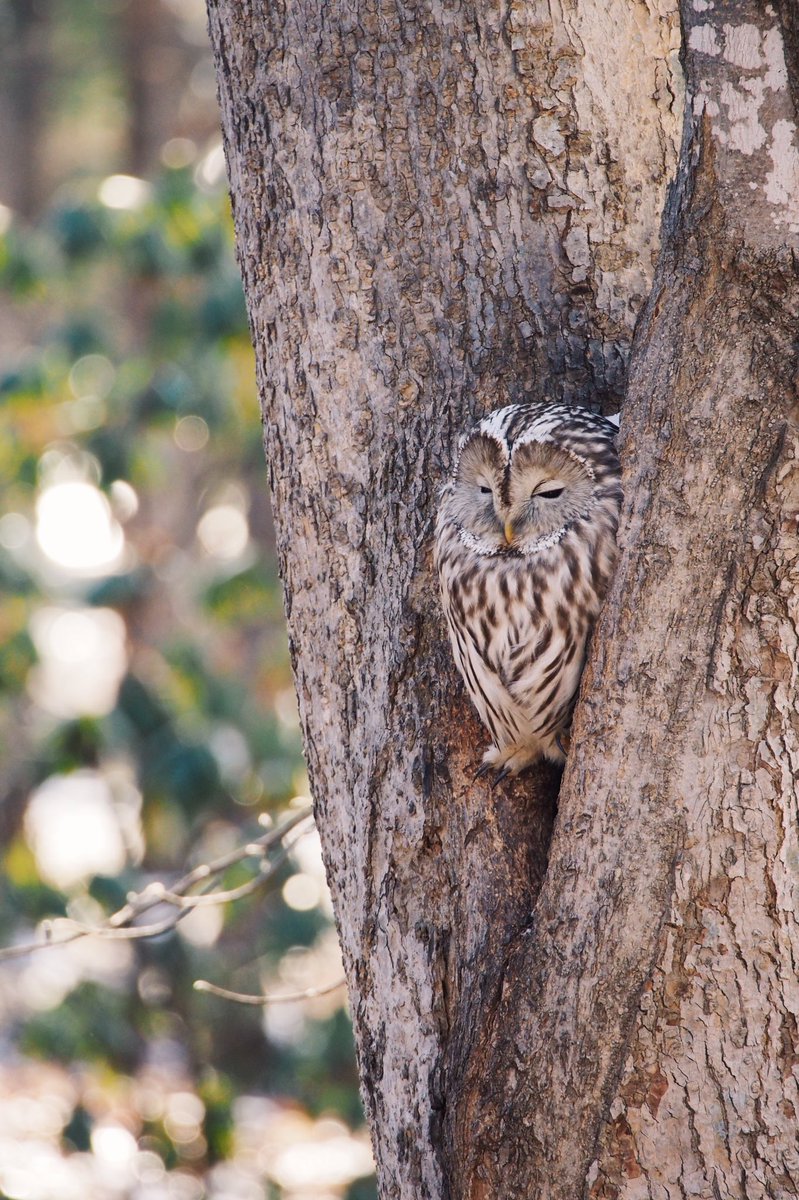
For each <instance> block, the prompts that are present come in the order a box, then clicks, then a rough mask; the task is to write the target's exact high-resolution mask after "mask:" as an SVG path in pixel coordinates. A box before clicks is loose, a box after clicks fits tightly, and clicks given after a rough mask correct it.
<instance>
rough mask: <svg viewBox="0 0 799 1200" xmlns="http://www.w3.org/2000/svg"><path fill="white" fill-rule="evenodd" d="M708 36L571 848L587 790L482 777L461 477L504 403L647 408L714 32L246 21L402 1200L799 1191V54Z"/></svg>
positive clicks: (216, 8)
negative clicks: (798, 706)
mask: <svg viewBox="0 0 799 1200" xmlns="http://www.w3.org/2000/svg"><path fill="white" fill-rule="evenodd" d="M722 8H723V11H721V10H722ZM682 15H683V24H684V29H683V41H684V47H685V49H684V65H685V70H686V74H687V82H688V94H689V111H688V113H687V115H686V123H685V136H684V139H683V148H682V153H681V158H680V169H679V175H678V184H677V188H676V189H675V192H674V194H673V198H672V204H671V207H670V208H669V210H668V212H667V216H666V220H665V222H664V226H663V230H664V241H663V250H662V254H661V259H660V265H659V268H658V275H657V279H656V281H655V286H654V290H653V291H652V295H651V298H650V301H649V304H648V307H647V310H646V314H645V317H644V319H643V320H642V322H641V324H640V327H639V332H638V335H637V349H636V353H635V357H634V361H633V365H632V369H631V373H630V380H629V393H628V400H627V404H626V408H625V419H624V430H625V447H624V451H625V461H626V494H627V501H626V504H627V509H626V526H625V531H624V533H623V539H622V561H621V566H620V569H619V572H618V574H617V577H616V581H615V584H614V587H613V589H612V592H611V595H610V597H609V600H608V603H607V605H606V608H605V612H604V615H603V618H602V621H601V624H600V627H599V629H598V630H597V634H596V637H595V639H594V650H593V661H592V663H591V665H590V666H589V670H588V674H587V677H586V680H585V685H584V688H583V697H582V700H581V703H580V705H579V707H578V711H577V715H576V719H575V730H574V741H573V744H574V747H575V749H574V750H573V752H572V756H571V760H570V763H569V765H568V768H567V773H566V776H565V778H564V784H563V787H562V788H561V797H560V807H559V812H558V817H557V822H556V827H555V833H554V838H553V839H552V842H551V845H550V829H551V824H552V816H553V802H554V795H555V792H556V789H557V783H558V780H557V774H556V772H554V770H549V769H547V768H542V769H541V770H540V771H538V772H535V773H533V774H531V775H530V776H529V777H527V778H525V779H523V780H521V781H518V782H516V783H515V784H513V785H512V786H509V787H504V788H502V789H497V792H496V794H491V793H490V791H489V790H488V787H487V785H485V784H480V785H474V784H473V783H472V782H471V777H472V775H473V772H474V769H475V767H476V765H477V763H478V762H479V756H480V751H481V749H482V745H483V737H484V735H483V734H482V732H481V731H480V730H479V728H478V726H477V722H476V721H475V719H474V718H473V717H472V715H471V713H470V712H469V711H468V706H467V704H466V701H465V699H463V697H462V695H461V692H460V689H459V688H458V686H457V683H456V682H455V673H454V668H453V667H452V665H451V663H450V661H449V655H448V650H447V648H446V645H445V637H444V633H443V630H442V628H441V625H440V622H439V619H438V615H437V601H436V597H435V589H434V586H433V583H432V579H431V573H430V567H429V534H430V528H431V521H432V516H433V512H434V508H435V485H436V483H437V482H439V481H440V480H442V479H443V478H444V477H445V475H446V471H447V467H448V464H449V462H450V461H451V456H452V453H453V450H454V447H455V445H456V443H457V439H458V436H459V434H460V433H461V432H462V431H463V430H464V429H465V428H467V427H468V425H469V423H470V421H471V420H472V419H473V417H474V416H475V414H477V413H479V412H483V411H485V410H486V409H487V408H489V407H491V406H495V405H497V404H499V403H503V402H506V401H507V400H509V399H516V398H521V397H529V398H530V399H546V398H551V399H568V400H576V401H583V402H587V403H591V404H596V403H597V402H598V401H602V402H604V403H606V404H610V405H616V404H618V401H619V399H620V397H621V395H622V392H623V390H624V387H625V383H626V378H627V369H626V363H627V358H628V354H629V348H630V342H631V335H632V325H633V322H634V319H635V316H636V315H637V313H638V311H639V309H640V307H641V305H642V303H643V300H644V298H645V296H646V295H647V294H648V293H649V291H650V287H651V285H652V280H653V273H652V261H653V255H654V253H655V251H656V250H657V247H658V244H659V234H658V222H659V214H660V211H661V209H662V206H663V198H664V195H665V186H666V183H667V181H668V179H669V178H670V177H671V175H672V174H673V171H674V167H675V163H676V158H677V140H678V118H679V109H680V99H679V98H680V96H681V92H682V84H681V76H680V71H679V67H678V65H677V64H676V62H675V59H674V51H675V49H676V47H677V45H678V42H679V37H678V25H677V20H676V17H677V10H676V5H671V4H668V3H665V4H655V3H652V2H647V0H635V2H633V0H624V2H623V3H622V2H621V0H601V2H600V0H597V2H596V3H595V4H591V5H587V4H579V5H577V4H574V5H565V6H563V7H562V8H561V7H560V6H555V5H552V7H551V8H550V7H549V5H546V4H540V3H538V4H532V3H530V4H515V3H514V4H511V6H510V7H509V9H508V10H507V11H505V10H502V11H500V10H499V9H497V8H494V7H492V6H491V5H489V4H482V3H477V2H476V0H473V2H472V3H468V4H461V5H456V4H452V5H451V6H450V5H439V4H436V3H432V2H430V3H428V4H426V5H424V6H423V7H420V6H409V5H404V4H401V3H391V2H388V0H387V3H385V4H381V5H380V6H379V9H374V8H373V7H370V6H369V5H368V4H367V3H366V2H362V3H360V4H359V5H357V6H350V5H345V4H344V3H343V2H342V3H336V2H333V3H328V4H325V5H322V4H321V3H319V4H317V3H314V2H311V0H307V2H305V3H303V4H302V5H292V6H284V5H281V4H280V3H275V4H270V5H268V6H267V5H262V6H261V5H253V4H251V3H246V2H244V0H240V2H239V3H233V0H210V2H209V16H210V27H211V34H212V40H213V42H214V48H215V53H216V58H217V67H218V76H219V84H220V100H221V105H222V114H223V127H224V131H225V138H226V148H227V155H228V165H229V172H230V179H231V193H232V199H233V206H234V216H235V219H236V228H237V243H238V250H239V257H240V262H241V266H242V272H243V275H244V279H245V288H246V291H247V298H248V306H249V312H250V318H251V324H252V329H253V338H254V342H255V347H256V354H257V361H258V370H259V382H260V388H261V395H262V402H263V412H264V423H265V432H266V444H267V455H268V460H269V465H270V475H271V482H272V488H273V498H274V505H275V514H276V525H277V531H278V542H279V552H280V556H281V564H282V569H283V577H284V580H285V587H286V606H287V613H288V620H289V632H290V639H291V644H292V653H293V656H294V665H295V674H296V679H297V689H298V695H299V700H300V709H301V717H302V722H303V729H304V735H305V744H306V750H307V754H308V760H309V767H310V771H311V777H312V784H313V792H314V796H315V802H316V810H317V821H318V824H319V829H320V834H321V837H322V843H323V850H324V854H325V860H326V864H327V869H328V875H329V879H330V884H331V889H332V892H333V897H334V903H335V906H336V914H337V921H338V927H339V933H340V936H341V941H342V947H343V951H344V958H345V964H346V968H347V974H348V981H349V987H350V998H351V1003H352V1009H353V1021H354V1028H355V1035H356V1042H357V1045H358V1053H359V1062H360V1069H361V1076H362V1081H363V1091H364V1098H365V1103H366V1108H367V1113H368V1115H369V1118H370V1122H371V1125H372V1130H373V1137H374V1144H375V1154H376V1159H377V1164H378V1177H379V1180H380V1187H381V1192H382V1194H383V1195H384V1196H385V1197H392V1200H393V1198H394V1197H396V1198H401V1200H425V1198H429V1200H439V1198H441V1200H443V1198H444V1197H448V1198H452V1200H456V1198H457V1200H460V1198H461V1197H475V1198H477V1197H485V1198H488V1197H501V1198H503V1200H504V1198H505V1197H507V1198H508V1200H510V1198H513V1197H541V1198H542V1200H543V1198H544V1197H546V1198H547V1200H550V1198H555V1197H562V1198H563V1200H574V1198H575V1197H577V1196H581V1195H584V1194H585V1193H586V1192H587V1191H588V1190H589V1189H593V1194H594V1195H595V1196H603V1197H611V1196H613V1197H628V1198H629V1200H633V1197H636V1198H637V1197H638V1196H643V1195H649V1194H650V1192H649V1191H648V1190H647V1189H648V1188H649V1185H650V1184H651V1185H652V1187H654V1186H655V1184H656V1183H657V1184H659V1185H660V1187H661V1192H660V1193H659V1195H663V1196H668V1197H671V1196H672V1195H673V1196H675V1197H676V1196H682V1195H684V1194H698V1195H708V1196H710V1195H714V1194H715V1191H714V1189H715V1190H716V1191H718V1193H719V1195H721V1196H735V1197H739V1196H740V1197H742V1198H743V1197H746V1198H747V1200H749V1197H751V1196H759V1195H763V1196H766V1195H774V1194H781V1195H783V1194H784V1195H791V1194H797V1195H799V1190H796V1189H795V1192H791V1191H790V1190H786V1188H788V1189H789V1188H790V1187H795V1182H794V1183H792V1182H791V1180H794V1181H795V1178H796V1176H795V1174H791V1172H793V1171H794V1166H793V1163H792V1160H791V1156H790V1149H789V1147H788V1143H787V1140H786V1139H788V1136H789V1135H788V1133H787V1132H786V1130H787V1129H788V1128H789V1127H790V1115H789V1110H788V1108H786V1107H780V1106H781V1105H783V1106H785V1105H788V1106H790V1105H793V1104H794V1097H793V1095H792V1092H791V1094H788V1093H789V1091H790V1088H791V1087H793V1086H794V1085H793V1083H792V1081H791V1082H790V1086H789V1083H788V1082H786V1083H783V1082H782V1080H783V1075H784V1072H785V1071H786V1070H787V1068H788V1064H789V1062H790V1061H791V1059H790V1055H791V1054H795V1053H799V1051H797V1049H796V1046H795V1043H794V1037H795V1029H796V1020H795V1017H796V1014H797V1012H799V1004H795V1003H794V1001H793V999H792V995H791V993H790V982H791V978H792V976H791V975H790V973H789V970H788V964H789V963H790V962H791V958H790V946H791V942H792V939H793V938H794V936H795V925H794V923H793V919H792V912H793V908H791V903H792V887H793V883H792V876H791V874H790V863H791V862H793V857H792V856H793V854H794V844H795V840H796V837H795V832H792V826H791V823H790V821H789V819H788V806H789V804H790V799H789V797H790V796H791V795H792V791H791V789H792V788H793V776H792V767H791V764H792V762H796V761H797V759H796V758H795V757H794V758H793V759H792V758H791V755H793V754H794V753H795V738H796V735H795V729H794V728H793V727H792V723H791V722H792V712H793V709H794V708H795V684H794V679H793V674H794V672H795V670H796V658H797V655H796V641H797V637H796V613H795V609H792V607H791V605H792V604H793V603H794V601H793V600H792V598H791V587H793V586H795V580H794V578H793V576H794V573H795V571H796V555H795V551H794V550H793V548H792V547H793V546H794V545H795V540H794V541H791V539H790V537H789V534H790V535H791V537H793V538H794V539H795V523H794V524H792V525H789V524H788V523H787V515H790V516H791V518H792V516H793V513H794V512H795V511H796V507H797V504H796V500H797V497H796V496H795V495H793V494H792V491H791V489H794V490H795V489H796V487H797V485H796V483H795V477H794V476H793V475H792V474H791V473H790V472H789V471H788V469H787V468H788V467H789V465H790V462H791V455H792V454H793V453H794V449H793V446H794V433H795V425H794V422H795V415H794V410H793V409H792V405H793V404H794V403H795V370H796V363H795V351H794V348H793V343H792V341H791V337H790V333H789V331H790V328H791V322H794V321H795V319H796V308H797V301H796V290H795V289H796V285H795V282H794V279H793V275H792V270H793V266H794V259H793V257H792V251H793V252H795V250H796V241H797V236H796V234H797V229H796V228H795V227H794V226H795V225H797V224H799V221H797V219H796V217H795V215H793V216H792V213H793V214H795V210H796V207H797V206H798V205H799V200H798V199H797V197H796V190H797V185H796V183H795V177H794V176H793V175H792V174H791V169H792V168H791V163H794V162H795V161H796V160H795V158H792V157H791V155H794V156H795V155H796V154H797V151H796V146H795V140H794V141H793V142H792V141H791V139H792V138H794V139H795V132H794V133H792V132H791V129H790V128H788V127H789V126H791V124H792V123H793V125H794V127H795V123H796V93H795V91H794V90H792V89H793V88H794V86H795V80H796V70H795V67H796V63H795V62H794V61H793V60H791V62H790V64H789V66H790V70H788V71H787V73H786V72H785V66H786V64H785V60H784V56H783V39H782V38H781V36H780V22H779V19H778V18H777V16H776V15H775V14H774V13H773V12H772V13H771V14H770V15H769V13H768V12H766V9H765V8H763V10H762V11H761V6H760V5H758V4H756V3H754V0H729V2H728V3H726V4H724V5H723V6H721V5H717V6H716V8H715V9H708V10H706V11H703V12H701V13H700V12H695V11H694V9H693V7H692V6H691V5H690V4H686V5H685V10H684V12H683V14H682ZM783 15H784V17H785V23H786V24H785V27H786V29H787V28H788V22H789V21H790V22H793V21H794V14H792V13H791V12H790V6H787V8H785V10H784V13H783ZM786 44H787V45H788V46H789V47H794V48H795V46H796V42H795V29H793V32H792V33H791V37H790V38H786ZM611 46H612V53H611V51H610V49H609V48H610V47H611ZM747 105H749V107H747ZM752 105H754V110H755V111H754V112H753V110H752ZM758 128H761V129H762V130H763V138H762V139H761V140H760V141H759V144H757V145H755V144H754V143H755V142H758V139H759V138H760V135H759V134H758V133H757V129H758ZM725 139H726V140H725ZM778 144H779V145H780V146H782V147H783V155H782V161H783V163H787V164H788V169H787V173H786V171H785V170H784V169H783V168H781V167H780V166H779V162H778V159H777V158H775V156H774V154H773V153H771V152H772V151H774V150H775V148H776V147H777V145H778ZM792 181H793V182H792ZM751 185H754V188H753V187H752V186H751ZM792 206H793V207H792ZM780 221H781V222H782V224H778V223H776V222H780ZM720 296H722V297H723V302H722V303H720V302H719V297H720ZM792 505H793V508H792V507H791V506H792ZM792 701H793V702H794V703H793V705H792V703H791V702H792ZM780 831H781V832H780ZM539 892H540V894H539ZM536 897H537V899H536ZM794 907H795V905H794ZM714 939H715V940H714ZM763 946H765V947H766V949H765V950H764V949H763ZM714 989H715V990H714ZM738 996H745V997H746V1003H745V1004H744V1006H743V1007H744V1009H745V1011H741V1003H742V1002H741V1001H736V997H738ZM714 997H716V998H717V1000H718V1005H719V1006H720V1007H719V1010H718V1012H717V1011H716V1009H714V1007H713V1004H714V999H713V998H714ZM736 1003H737V1004H738V1007H737V1008H736ZM703 1021H704V1023H705V1024H704V1026H703V1024H702V1022H703ZM714 1021H715V1025H714V1024H713V1022H714ZM750 1024H751V1029H750ZM711 1026H712V1032H713V1037H710V1036H709V1035H706V1040H705V1043H702V1047H703V1052H704V1054H705V1058H702V1057H701V1055H700V1054H699V1053H698V1051H697V1047H698V1046H699V1045H700V1041H699V1039H700V1035H701V1034H702V1030H703V1029H705V1030H708V1029H710V1028H711ZM752 1030H755V1031H756V1032H757V1034H758V1036H761V1035H762V1038H763V1039H764V1041H766V1042H767V1044H766V1045H765V1048H764V1049H763V1050H762V1052H758V1053H756V1052H755V1050H754V1049H753V1046H752V1042H751V1038H752V1036H753V1034H752ZM747 1056H748V1057H747ZM730 1063H735V1071H734V1072H731V1071H730V1069H729V1064H730ZM725 1072H726V1074H725ZM736 1074H737V1076H738V1083H740V1080H741V1079H743V1080H745V1081H746V1083H745V1088H747V1089H749V1090H748V1091H747V1092H746V1096H745V1097H742V1096H739V1095H738V1092H737V1091H736V1086H738V1084H736V1080H735V1079H734V1078H733V1075H736ZM786 1079H787V1076H786ZM739 1090H740V1088H739ZM756 1093H757V1094H756ZM778 1093H779V1094H778ZM796 1111H799V1103H797V1105H796ZM719 1130H722V1132H719ZM752 1130H754V1131H755V1134H754V1136H750V1133H751V1131H752ZM725 1131H726V1132H725ZM763 1177H765V1178H766V1179H767V1180H769V1183H768V1184H767V1185H763V1184H762V1183H761V1182H760V1181H761V1180H762V1178H763ZM741 1179H744V1180H745V1184H742V1183H741V1182H740V1181H741ZM785 1180H788V1183H786V1182H785ZM696 1181H700V1182H699V1183H696ZM695 1184H696V1186H698V1187H699V1191H697V1190H696V1187H695V1186H694V1185H695ZM769 1187H770V1188H771V1191H769V1190H768V1188H769ZM780 1187H781V1188H782V1189H783V1191H782V1192H781V1193H780V1192H779V1191H778V1190H777V1191H776V1192H775V1189H779V1188H780ZM692 1188H693V1189H694V1190H693V1191H692ZM742 1188H743V1190H741V1189H742ZM758 1188H760V1191H758V1190H757V1189H758ZM703 1189H704V1190H703ZM736 1189H737V1190H736ZM747 1189H748V1190H747ZM651 1194H654V1192H653V1193H651Z"/></svg>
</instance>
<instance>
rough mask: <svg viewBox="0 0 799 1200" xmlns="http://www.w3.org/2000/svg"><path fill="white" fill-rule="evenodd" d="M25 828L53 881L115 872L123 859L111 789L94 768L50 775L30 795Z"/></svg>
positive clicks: (63, 883)
mask: <svg viewBox="0 0 799 1200" xmlns="http://www.w3.org/2000/svg"><path fill="white" fill-rule="evenodd" d="M25 831H26V835H27V837H28V840H29V842H30V845H31V847H32V849H33V853H34V857H35V858H36V863H37V866H38V868H39V871H40V873H41V875H42V876H43V877H44V878H45V879H46V880H48V882H50V883H52V884H53V885H54V886H55V887H60V888H70V887H73V886H74V885H75V884H77V883H80V882H81V881H82V880H83V879H86V878H88V877H89V876H91V875H116V874H117V873H118V872H119V871H121V870H122V868H123V867H124V865H125V859H126V854H125V844H124V841H123V838H122V832H121V830H120V827H119V821H118V820H117V817H116V814H115V812H114V802H113V797H112V795H111V790H110V788H109V786H108V784H107V782H106V780H105V779H103V777H102V776H101V775H99V774H98V773H97V772H96V771H75V772H74V773H73V774H71V775H51V776H50V778H49V779H46V780H45V782H44V783H43V784H41V786H40V787H38V788H37V789H36V791H35V792H34V793H33V795H32V796H31V800H30V803H29V805H28V809H27V812H26V814H25Z"/></svg>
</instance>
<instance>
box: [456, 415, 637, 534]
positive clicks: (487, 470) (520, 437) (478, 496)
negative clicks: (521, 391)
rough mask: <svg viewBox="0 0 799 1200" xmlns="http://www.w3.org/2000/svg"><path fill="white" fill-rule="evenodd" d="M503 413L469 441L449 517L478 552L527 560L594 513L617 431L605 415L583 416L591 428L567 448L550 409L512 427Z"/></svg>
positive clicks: (577, 435)
mask: <svg viewBox="0 0 799 1200" xmlns="http://www.w3.org/2000/svg"><path fill="white" fill-rule="evenodd" d="M564 407H565V406H564ZM570 411H571V412H576V411H580V410H570ZM582 411H583V412H584V411H585V410H582ZM506 412H508V413H509V412H511V410H510V409H508V410H500V411H499V413H496V414H491V416H490V417H488V418H486V419H485V420H484V421H482V422H481V423H480V425H478V427H477V428H476V429H475V430H474V431H473V433H471V434H470V435H469V436H468V437H467V438H466V440H465V441H464V443H463V445H462V447H461V452H460V456H459V459H458V463H457V467H456V470H455V475H454V478H453V480H452V483H451V484H450V488H449V489H448V492H449V494H448V497H447V501H446V505H447V515H448V517H449V519H451V520H454V521H455V523H456V524H457V525H458V526H459V527H460V530H461V536H462V538H463V540H465V541H466V542H467V544H468V545H470V547H471V548H472V549H473V550H475V551H476V552H477V553H479V554H490V555H495V554H506V555H514V554H522V555H524V554H529V553H533V552H534V551H535V550H537V549H539V548H540V547H541V545H542V543H545V544H546V542H547V540H548V539H549V538H550V537H552V538H553V540H557V537H558V535H559V534H560V533H561V532H564V531H565V530H566V529H567V528H568V527H569V525H570V524H571V523H572V522H573V521H575V520H576V519H577V518H578V517H581V516H586V515H587V514H588V513H589V511H590V510H591V507H592V504H593V502H594V498H595V496H596V493H597V489H598V486H599V484H601V483H602V482H603V480H604V476H605V475H606V474H607V470H606V467H607V466H609V465H610V458H612V459H613V461H614V463H615V466H616V469H617V465H618V460H617V459H616V457H615V449H614V448H613V443H612V435H613V434H614V433H615V429H614V428H613V426H612V425H610V424H609V423H608V422H607V421H605V420H604V419H603V418H602V417H596V416H595V415H594V414H592V413H585V418H583V417H582V412H581V413H580V418H579V420H580V421H582V420H583V419H584V420H585V422H586V424H588V422H590V423H591V424H592V425H593V428H591V429H590V431H589V430H588V429H586V430H585V431H582V430H579V429H578V430H575V436H574V438H573V439H572V440H573V441H574V442H575V447H572V446H569V445H567V444H564V443H565V442H568V441H569V438H568V437H561V436H558V434H559V433H560V430H559V429H558V428H556V427H554V426H553V418H554V415H555V410H554V409H549V410H548V411H547V412H546V415H545V417H544V419H542V420H541V421H538V422H531V421H530V420H529V417H528V419H527V420H525V422H524V424H522V426H521V428H517V429H516V430H514V429H513V419H512V418H505V419H504V420H503V421H502V422H500V421H499V420H498V418H499V417H500V416H503V418H504V414H505V413H506ZM509 424H510V427H508V425H509ZM514 432H515V434H516V436H513V435H514ZM589 436H590V442H589ZM592 445H593V446H596V447H597V450H599V451H600V456H599V458H598V459H597V458H596V454H593V455H592V454H591V453H590V449H591V446H592ZM595 464H596V466H595ZM598 476H599V478H598Z"/></svg>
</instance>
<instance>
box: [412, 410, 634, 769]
mask: <svg viewBox="0 0 799 1200" xmlns="http://www.w3.org/2000/svg"><path fill="white" fill-rule="evenodd" d="M616 432H617V431H616V426H615V425H614V424H612V423H611V422H610V421H608V420H607V419H606V418H604V417H601V416H598V415H596V414H595V413H592V412H590V411H589V410H588V409H583V408H575V407H572V406H569V405H565V404H552V405H547V404H530V405H517V404H514V405H510V406H509V407H507V408H501V409H497V410H496V411H495V412H492V413H490V414H489V415H488V416H487V417H485V418H484V419H483V420H482V421H480V423H479V424H478V425H477V426H476V428H475V429H474V430H473V431H472V432H471V433H470V434H468V435H467V437H466V438H465V439H464V441H463V442H462V444H461V448H460V454H459V456H458V461H457V463H456V466H455V470H454V473H453V477H452V479H451V481H450V482H449V483H448V484H447V485H446V487H445V488H444V491H443V495H442V500H441V506H440V509H439V514H438V522H437V525H436V538H435V560H436V566H437V569H438V574H439V580H440V583H441V596H442V601H443V605H444V612H445V614H446V617H447V624H448V626H449V633H450V640H451V642H452V648H453V652H454V655H455V662H456V664H457V666H458V670H459V671H460V673H461V675H462V676H463V679H464V681H465V683H466V686H467V688H468V690H469V694H470V695H471V698H472V700H473V702H474V705H475V707H476V708H477V711H478V713H479V715H480V719H481V720H482V722H483V724H484V725H485V726H486V728H487V729H488V731H489V733H490V734H491V737H492V739H493V743H494V744H493V746H492V747H491V748H490V749H489V750H487V751H486V754H485V756H484V760H483V761H484V763H485V764H486V765H487V766H493V767H496V768H497V769H498V770H500V771H501V772H502V773H503V774H504V773H507V772H513V773H514V774H515V773H516V772H518V771H521V770H522V769H523V768H524V767H526V766H528V765H529V764H530V763H532V762H534V761H535V760H536V759H537V758H539V757H542V756H544V757H546V758H549V759H551V760H552V761H554V762H562V761H563V758H564V753H563V749H562V738H563V735H564V733H565V732H566V731H567V730H568V727H569V723H570V721H571V713H572V707H573V705H574V699H575V695H576V692H577V687H578V685H579V682H580V674H581V672H582V669H583V663H584V659H585V650H586V642H587V639H588V636H589V634H590V632H591V630H592V628H593V625H594V621H595V620H596V616H597V613H598V611H599V605H600V603H601V601H602V598H603V596H604V594H605V591H606V589H607V585H608V581H609V579H610V574H611V572H612V570H613V566H614V563H615V558H616V529H617V526H618V521H619V507H620V504H621V486H620V482H619V479H620V468H619V460H618V455H617V453H616V448H615V445H614V441H613V439H614V435H615V434H616Z"/></svg>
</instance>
